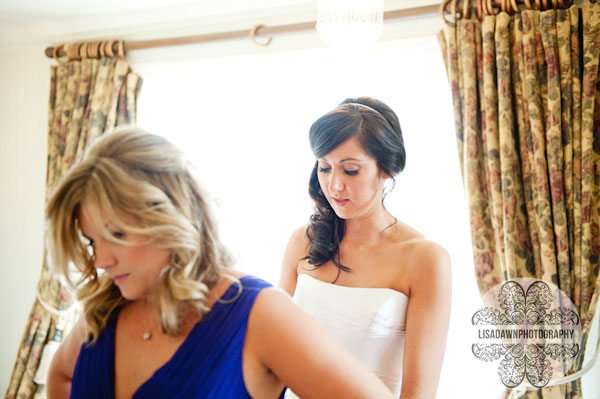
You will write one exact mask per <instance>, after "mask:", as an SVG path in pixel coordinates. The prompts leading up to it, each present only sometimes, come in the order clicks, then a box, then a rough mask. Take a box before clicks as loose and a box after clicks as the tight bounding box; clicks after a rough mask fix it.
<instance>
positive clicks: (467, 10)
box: [462, 0, 471, 19]
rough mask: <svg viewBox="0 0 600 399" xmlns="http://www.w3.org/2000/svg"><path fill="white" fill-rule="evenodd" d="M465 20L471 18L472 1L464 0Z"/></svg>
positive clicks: (463, 13) (463, 12)
mask: <svg viewBox="0 0 600 399" xmlns="http://www.w3.org/2000/svg"><path fill="white" fill-rule="evenodd" d="M462 15H463V18H467V19H468V18H469V17H470V16H471V0H463V11H462Z"/></svg>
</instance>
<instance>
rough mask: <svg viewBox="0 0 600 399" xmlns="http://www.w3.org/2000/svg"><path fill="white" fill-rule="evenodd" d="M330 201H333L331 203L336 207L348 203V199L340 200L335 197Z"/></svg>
mask: <svg viewBox="0 0 600 399" xmlns="http://www.w3.org/2000/svg"><path fill="white" fill-rule="evenodd" d="M331 199H332V200H333V203H334V204H336V205H337V206H344V205H346V204H347V203H348V201H350V200H349V199H340V198H335V197H331Z"/></svg>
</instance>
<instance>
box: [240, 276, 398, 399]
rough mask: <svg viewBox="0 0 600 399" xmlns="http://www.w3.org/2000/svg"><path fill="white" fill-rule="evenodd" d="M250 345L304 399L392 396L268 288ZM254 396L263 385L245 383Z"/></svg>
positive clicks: (255, 313) (255, 311)
mask: <svg viewBox="0 0 600 399" xmlns="http://www.w3.org/2000/svg"><path fill="white" fill-rule="evenodd" d="M246 345H249V346H250V347H249V349H250V351H251V353H253V356H255V357H256V358H257V359H258V361H259V362H260V364H261V365H262V366H263V367H264V368H266V370H269V371H270V372H272V373H273V374H274V375H275V376H276V377H277V378H278V379H279V380H280V381H282V382H283V384H285V386H287V387H289V388H291V389H292V390H293V391H294V392H295V393H296V394H297V395H298V396H300V397H301V398H303V399H310V398H319V399H320V398H345V399H352V398H377V399H380V398H381V399H385V398H392V397H393V396H392V394H391V392H390V391H389V390H388V389H387V388H386V387H385V385H383V383H382V382H381V381H380V380H379V379H378V378H377V377H376V376H375V375H373V374H372V373H371V372H369V370H368V369H367V368H366V367H365V366H364V365H363V364H362V363H361V362H359V361H358V360H357V359H356V358H354V357H353V356H352V355H351V354H350V353H349V352H348V351H346V349H344V348H343V347H342V346H341V345H340V344H339V343H338V342H337V341H335V340H334V339H333V338H332V337H331V336H330V335H329V334H328V333H327V331H326V330H325V329H324V328H323V327H321V325H319V324H318V323H317V322H316V321H315V320H313V319H312V318H311V317H310V316H309V315H308V314H306V313H305V312H304V311H303V310H301V309H300V308H299V307H297V306H296V305H295V304H294V303H293V302H292V301H291V299H290V297H289V296H288V295H287V294H285V293H284V292H281V291H280V290H277V289H272V288H271V289H265V290H263V291H261V293H260V294H259V295H258V297H257V299H256V302H255V304H254V306H253V308H252V311H251V312H250V318H249V321H248V330H247V335H246ZM246 385H247V386H248V391H249V393H250V394H251V395H252V397H261V396H262V395H261V392H260V387H259V386H257V385H254V386H253V384H252V382H251V381H247V384H246Z"/></svg>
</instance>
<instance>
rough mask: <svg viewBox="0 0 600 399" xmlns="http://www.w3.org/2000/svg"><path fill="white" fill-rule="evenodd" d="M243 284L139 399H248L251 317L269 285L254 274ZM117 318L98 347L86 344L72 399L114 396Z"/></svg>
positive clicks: (233, 288)
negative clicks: (246, 353)
mask: <svg viewBox="0 0 600 399" xmlns="http://www.w3.org/2000/svg"><path fill="white" fill-rule="evenodd" d="M240 282H241V287H240V286H239V285H238V284H237V283H233V284H231V286H230V287H229V288H228V289H227V291H226V292H225V294H224V295H223V296H222V297H221V299H220V300H219V301H217V302H216V303H215V304H214V305H213V307H212V309H211V310H210V311H209V312H208V313H207V314H206V315H205V316H204V318H203V319H202V320H201V321H200V322H198V323H197V324H196V325H195V326H194V328H193V329H192V330H191V331H190V333H189V335H188V337H187V338H186V340H185V341H184V342H183V343H182V344H181V346H180V347H179V348H178V349H177V351H176V352H175V354H174V355H173V357H172V358H171V359H170V360H169V361H168V362H167V363H165V364H164V365H163V366H162V367H160V368H159V369H158V370H156V371H155V372H154V374H153V375H152V377H150V379H148V380H147V381H146V382H144V383H143V384H142V385H141V386H140V387H139V388H138V390H137V391H136V392H135V394H134V396H133V397H134V398H135V399H149V398H203V399H205V398H206V399H209V398H250V395H249V394H248V391H247V389H246V385H245V383H244V377H243V374H242V351H243V348H244V342H245V337H246V328H247V325H248V316H249V314H250V310H251V309H252V306H253V305H254V301H255V300H256V297H257V296H258V293H259V292H260V291H261V290H262V289H264V288H266V287H270V286H271V285H270V284H269V283H267V282H266V281H264V280H261V279H259V278H257V277H254V276H245V277H242V278H241V279H240ZM113 319H114V320H113ZM113 319H111V321H110V322H109V323H108V324H107V326H106V327H105V329H104V330H103V331H102V333H101V334H100V337H99V338H98V341H97V342H96V344H95V345H92V346H89V345H87V344H84V345H82V347H81V352H80V354H79V358H78V360H77V365H76V366H75V373H74V376H73V385H72V388H71V389H72V390H71V398H92V399H96V398H98V399H100V398H113V397H114V335H115V334H114V333H115V326H116V319H117V318H116V317H114V318H113Z"/></svg>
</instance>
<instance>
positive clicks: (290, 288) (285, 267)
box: [279, 226, 310, 295]
mask: <svg viewBox="0 0 600 399" xmlns="http://www.w3.org/2000/svg"><path fill="white" fill-rule="evenodd" d="M309 245H310V241H309V240H308V236H307V235H306V226H300V227H298V228H297V229H296V230H294V232H293V233H292V235H291V237H290V239H289V241H288V244H287V247H286V249H285V253H284V254H283V260H282V262H281V274H280V277H279V287H281V288H283V289H284V290H285V291H286V292H287V293H289V294H290V295H294V291H295V290H296V279H297V278H298V265H299V263H300V261H301V260H302V259H303V258H304V257H306V255H308V248H309Z"/></svg>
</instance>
